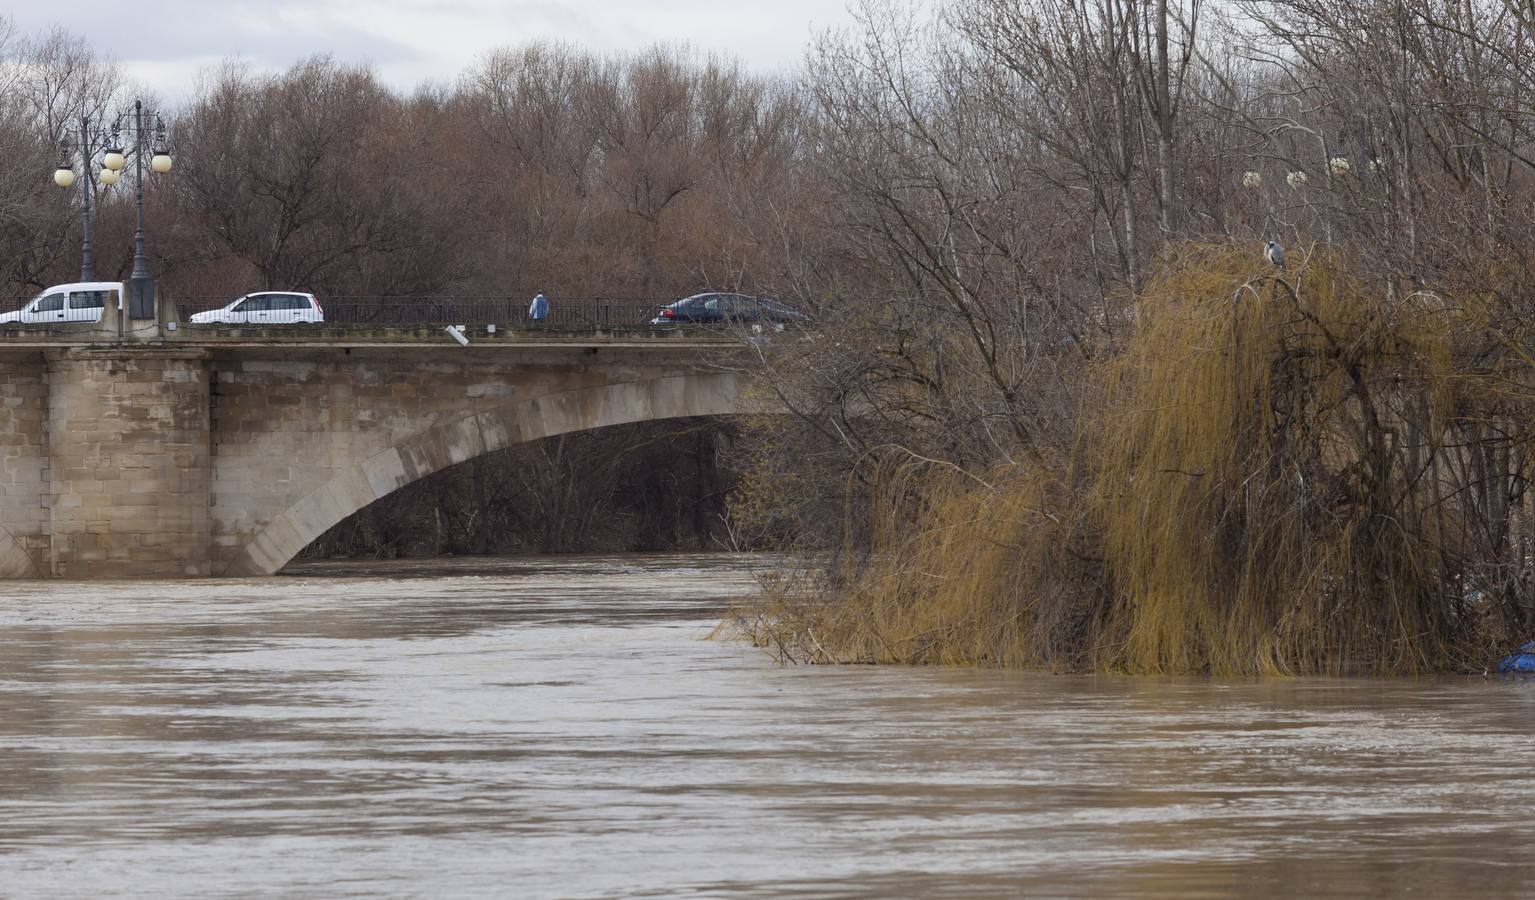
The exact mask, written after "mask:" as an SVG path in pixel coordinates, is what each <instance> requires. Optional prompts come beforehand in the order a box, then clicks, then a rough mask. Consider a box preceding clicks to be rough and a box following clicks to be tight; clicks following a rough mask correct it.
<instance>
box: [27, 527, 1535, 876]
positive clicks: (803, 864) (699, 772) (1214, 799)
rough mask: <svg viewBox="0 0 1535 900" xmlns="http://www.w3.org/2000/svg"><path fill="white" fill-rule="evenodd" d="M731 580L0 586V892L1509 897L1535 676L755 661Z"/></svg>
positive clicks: (615, 569) (406, 567)
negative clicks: (1005, 669) (1114, 672)
mask: <svg viewBox="0 0 1535 900" xmlns="http://www.w3.org/2000/svg"><path fill="white" fill-rule="evenodd" d="M749 565H750V561H749V560H747V559H744V558H741V557H687V556H673V557H644V558H638V557H636V558H611V557H610V558H590V557H589V558H583V559H576V560H565V561H559V562H555V563H548V562H546V561H536V562H533V561H520V562H519V561H504V560H503V561H484V560H459V561H455V562H453V563H451V564H444V563H440V562H439V563H432V564H429V565H427V564H411V563H379V564H367V565H357V564H332V563H321V564H310V565H306V566H301V567H298V568H297V569H296V570H295V572H296V573H297V574H296V577H283V578H275V579H265V580H257V581H245V582H228V581H203V582H195V583H187V582H174V583H153V584H151V583H114V584H74V585H42V584H26V585H15V584H12V585H5V586H3V587H0V895H4V896H8V897H9V896H41V895H48V896H58V895H69V896H90V895H101V894H108V893H110V894H122V893H129V894H134V893H137V894H141V895H146V896H148V895H165V894H175V895H195V896H249V895H251V894H253V893H270V894H271V895H273V896H284V897H336V896H377V895H391V896H465V895H478V896H487V895H499V896H519V897H527V896H532V897H538V896H560V897H566V896H609V895H657V896H672V895H676V894H686V893H695V894H706V895H713V894H731V893H734V894H759V895H763V896H768V895H772V896H778V895H784V894H795V893H799V894H803V895H814V896H844V897H864V896H871V897H872V896H888V895H892V894H901V895H913V894H922V895H929V896H951V895H984V894H1014V893H1026V894H1047V895H1061V894H1068V895H1084V896H1104V895H1138V896H1144V895H1157V894H1161V895H1166V896H1196V895H1212V896H1213V895H1229V894H1232V893H1241V894H1246V895H1257V896H1263V895H1280V894H1284V895H1291V894H1297V893H1300V894H1344V895H1359V894H1367V895H1380V894H1399V893H1401V894H1414V895H1423V896H1435V895H1460V896H1464V895H1468V894H1479V895H1498V894H1503V895H1518V894H1525V895H1528V894H1530V893H1531V892H1532V891H1535V867H1532V864H1535V841H1532V838H1531V829H1530V822H1531V818H1532V816H1535V760H1532V755H1531V753H1530V751H1531V738H1530V734H1531V719H1532V712H1535V684H1530V683H1521V682H1511V681H1491V682H1487V681H1483V680H1480V679H1465V680H1432V681H1331V680H1290V681H1207V680H1193V679H1184V680H1174V679H1130V678H1106V677H1052V676H1043V675H1032V674H1019V673H998V672H991V671H944V670H928V669H916V670H913V669H873V668H808V669H807V668H796V667H779V666H777V665H775V664H774V663H773V662H771V661H770V660H769V659H768V658H767V657H766V656H764V655H763V654H762V653H760V652H758V651H755V650H752V649H751V648H749V647H744V646H741V645H738V644H733V643H728V642H720V641H708V640H704V638H705V637H706V636H707V635H708V633H709V631H710V629H711V628H712V627H713V625H714V624H715V622H716V621H717V620H718V617H719V613H720V610H721V609H722V607H723V605H724V603H725V602H727V600H728V598H730V597H734V596H740V595H742V594H745V593H747V592H749V591H750V590H751V579H750V577H749V571H748V566H749Z"/></svg>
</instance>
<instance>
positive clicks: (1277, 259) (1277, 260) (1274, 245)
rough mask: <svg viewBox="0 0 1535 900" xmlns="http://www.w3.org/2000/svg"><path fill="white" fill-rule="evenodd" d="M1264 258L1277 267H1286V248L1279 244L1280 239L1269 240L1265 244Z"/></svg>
mask: <svg viewBox="0 0 1535 900" xmlns="http://www.w3.org/2000/svg"><path fill="white" fill-rule="evenodd" d="M1263 258H1264V259H1266V260H1268V261H1269V265H1271V266H1273V267H1274V268H1276V269H1283V268H1284V248H1283V247H1281V246H1279V242H1278V241H1269V242H1268V243H1267V244H1264V245H1263Z"/></svg>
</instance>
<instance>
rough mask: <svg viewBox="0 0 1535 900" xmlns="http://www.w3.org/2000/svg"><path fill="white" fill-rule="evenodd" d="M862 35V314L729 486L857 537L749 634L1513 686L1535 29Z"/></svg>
mask: <svg viewBox="0 0 1535 900" xmlns="http://www.w3.org/2000/svg"><path fill="white" fill-rule="evenodd" d="M869 12H870V15H869V16H868V18H867V20H866V27H865V29H864V31H863V32H862V33H861V34H856V35H842V36H829V37H827V38H826V39H825V40H824V41H822V42H821V43H820V44H819V45H818V46H817V47H816V48H815V51H814V52H812V53H811V54H810V62H809V64H808V69H809V71H808V73H807V76H806V79H807V80H806V83H807V85H808V86H809V88H808V90H807V94H808V95H809V96H812V97H813V98H814V101H815V111H814V116H813V128H812V132H811V133H812V135H813V145H814V147H815V151H816V152H815V154H814V158H815V160H816V161H817V163H818V165H817V167H816V175H817V178H818V185H819V188H820V193H821V195H822V200H821V201H820V202H818V203H816V204H815V205H814V207H815V209H814V213H813V216H812V218H813V219H814V220H815V221H817V222H818V224H819V227H818V228H817V229H815V230H814V231H813V233H812V234H813V236H812V237H811V239H810V241H807V244H806V246H807V253H806V254H804V255H805V256H806V257H809V258H815V259H819V260H822V261H825V269H824V270H822V271H820V272H818V273H817V275H816V277H814V278H812V279H808V280H809V281H811V282H813V283H816V284H818V285H820V286H821V288H822V290H823V291H824V292H825V293H826V294H827V295H828V296H829V297H831V298H835V303H833V302H830V301H828V302H827V303H825V304H824V305H823V308H824V309H825V313H824V314H823V317H824V318H825V320H826V323H825V327H824V329H823V330H824V332H825V333H824V334H823V336H822V337H821V339H820V340H819V341H815V342H809V343H806V344H803V345H801V346H795V347H777V348H774V349H773V350H772V351H771V353H770V355H768V356H767V357H766V358H765V360H764V366H765V368H766V369H767V371H769V372H770V373H771V375H770V377H769V381H770V382H771V383H772V384H773V385H775V388H776V389H777V390H778V391H779V392H780V394H781V395H782V396H783V397H784V398H785V399H786V400H787V401H788V402H790V403H791V404H792V405H793V407H794V408H795V409H796V411H797V412H799V413H800V415H799V417H798V418H797V419H796V420H795V421H794V422H792V423H791V424H788V425H784V424H780V423H763V424H762V425H761V426H760V427H761V429H762V430H764V431H767V432H769V433H770V434H771V437H770V439H769V440H768V441H767V442H765V443H762V444H759V445H758V446H764V447H768V448H771V451H770V452H769V453H767V454H765V455H762V456H759V457H758V458H757V460H756V464H755V466H754V467H753V468H752V469H751V470H750V471H749V472H748V475H747V480H746V484H745V486H744V487H743V489H742V491H741V492H740V494H739V497H740V498H741V499H740V506H739V511H740V512H741V514H742V515H743V517H744V518H746V519H748V520H749V519H751V517H752V516H761V517H762V518H763V520H764V521H766V522H769V523H771V524H772V525H773V527H776V528H779V529H782V528H783V521H784V520H789V521H792V522H794V523H795V528H794V529H791V530H795V531H798V532H799V533H802V534H807V535H813V537H812V538H811V546H822V547H824V546H826V545H827V543H826V542H832V543H831V545H832V546H835V547H836V548H837V551H836V552H835V554H833V556H832V558H831V559H830V560H829V562H828V564H827V565H826V567H825V568H824V570H822V571H820V572H818V573H816V574H815V575H814V576H810V577H801V578H798V579H793V580H788V581H780V582H777V583H775V584H773V585H772V590H771V592H770V596H769V598H768V600H767V601H765V604H764V606H762V607H761V608H758V609H753V610H749V611H747V612H746V613H745V614H744V615H743V618H742V623H743V626H744V627H745V629H746V630H747V631H748V632H749V633H750V634H752V635H753V636H754V637H755V638H756V639H757V640H759V641H761V642H763V643H764V644H766V645H768V646H771V647H773V648H775V650H776V651H777V652H779V653H780V654H782V655H783V656H785V657H787V658H793V659H801V660H811V661H845V662H906V663H981V664H996V665H1017V666H1032V667H1044V668H1051V669H1057V670H1082V669H1097V670H1119V671H1132V672H1218V673H1317V672H1380V673H1399V672H1424V671H1441V670H1451V671H1467V670H1474V671H1481V670H1483V669H1484V668H1485V667H1487V666H1488V665H1490V663H1491V661H1492V660H1493V659H1495V658H1496V657H1497V655H1499V654H1500V653H1501V652H1504V651H1506V649H1507V648H1508V647H1510V646H1512V645H1514V644H1515V643H1517V642H1519V641H1522V640H1524V639H1526V638H1528V637H1529V631H1530V630H1531V628H1532V626H1535V623H1532V621H1531V615H1532V613H1535V598H1532V596H1531V584H1530V576H1531V565H1532V537H1535V527H1532V526H1535V520H1532V515H1535V507H1532V505H1531V498H1530V496H1529V493H1528V490H1527V487H1528V480H1529V476H1530V460H1529V442H1530V438H1531V430H1530V427H1529V424H1528V423H1529V422H1530V415H1529V413H1530V409H1529V402H1530V398H1531V396H1532V388H1535V378H1532V374H1535V373H1532V370H1531V368H1530V362H1531V361H1532V359H1535V354H1532V353H1531V350H1532V348H1531V345H1530V336H1531V324H1532V319H1535V304H1532V302H1531V301H1532V296H1531V291H1530V287H1529V286H1530V285H1531V283H1532V281H1531V274H1532V273H1531V265H1530V264H1531V253H1530V248H1531V247H1532V246H1535V229H1532V227H1531V226H1532V221H1531V212H1530V211H1531V209H1532V208H1535V207H1532V204H1531V200H1532V199H1535V196H1532V187H1535V180H1532V179H1535V171H1532V170H1535V164H1532V162H1531V156H1530V154H1529V149H1530V148H1531V147H1532V146H1535V140H1532V138H1535V131H1532V129H1535V116H1532V109H1531V106H1530V100H1529V98H1530V97H1532V96H1535V92H1532V91H1535V83H1531V81H1530V78H1531V76H1530V72H1532V71H1535V70H1532V69H1531V68H1530V66H1529V64H1528V63H1529V62H1530V61H1531V59H1532V52H1535V39H1532V38H1535V22H1531V21H1530V20H1528V19H1527V18H1525V17H1523V16H1521V15H1520V14H1519V13H1518V12H1517V11H1515V10H1514V9H1513V7H1509V6H1505V5H1502V4H1478V3H1471V4H1443V3H1431V2H1402V3H1395V4H1388V5H1386V6H1384V7H1383V6H1381V5H1380V4H1378V3H1373V2H1342V3H1333V2H1328V3H1312V2H1307V0H1284V2H1247V3H1238V4H1231V5H1223V6H1221V7H1214V6H1211V5H1208V4H1199V3H1187V2H1184V3H1165V4H1164V3H1156V4H1098V3H1082V2H1074V0H1032V2H1026V3H1022V4H1019V3H1010V2H1006V3H1005V2H1000V0H968V2H957V3H954V4H950V5H948V6H947V7H946V8H945V9H944V10H943V11H942V12H941V13H940V14H939V15H938V16H937V17H936V19H934V20H931V21H919V20H917V19H915V18H913V17H912V16H910V15H907V16H904V17H903V15H902V14H901V10H900V8H899V7H891V6H876V7H870V8H869ZM1269 239H1274V240H1279V241H1281V242H1282V243H1283V244H1284V245H1286V246H1287V247H1288V266H1287V267H1286V268H1284V269H1283V270H1279V269H1276V268H1275V267H1274V266H1272V265H1270V264H1269V263H1268V262H1267V261H1265V259H1264V257H1263V255H1262V250H1263V246H1264V242H1265V241H1266V240H1269ZM812 243H815V244H818V245H820V246H821V247H823V248H825V249H824V250H823V252H821V253H820V254H819V255H815V254H812V253H810V252H808V248H809V246H810V245H811V244H812ZM785 444H788V445H792V446H796V447H798V448H800V452H799V453H797V454H796V455H795V456H794V457H792V460H793V461H792V462H788V461H786V459H785V457H784V455H783V454H782V453H781V452H779V450H778V449H777V448H778V447H780V446H783V445H785ZM788 467H793V468H795V469H797V470H798V471H797V472H796V477H794V478H785V477H784V475H785V473H784V470H785V468H788ZM785 485H787V486H788V487H785ZM768 498H771V499H768ZM834 510H840V511H841V513H842V514H841V515H835V514H834V512H833V511H834ZM765 511H771V515H767V516H762V513H764V512H765Z"/></svg>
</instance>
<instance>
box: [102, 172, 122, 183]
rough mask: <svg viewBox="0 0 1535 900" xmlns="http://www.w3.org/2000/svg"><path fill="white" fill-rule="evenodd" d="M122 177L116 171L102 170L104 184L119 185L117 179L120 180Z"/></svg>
mask: <svg viewBox="0 0 1535 900" xmlns="http://www.w3.org/2000/svg"><path fill="white" fill-rule="evenodd" d="M121 177H123V176H122V173H121V172H118V171H117V170H116V169H102V170H101V183H102V184H117V179H119V178H121Z"/></svg>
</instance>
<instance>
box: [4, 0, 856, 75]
mask: <svg viewBox="0 0 1535 900" xmlns="http://www.w3.org/2000/svg"><path fill="white" fill-rule="evenodd" d="M6 7H7V8H6V9H4V10H3V12H4V13H5V14H8V15H10V16H11V17H12V18H13V19H14V20H15V23H16V25H17V26H18V29H19V30H20V31H21V33H22V34H26V35H32V34H38V33H40V32H44V31H48V30H51V29H52V28H55V27H63V28H65V29H67V30H69V31H71V32H73V33H75V34H79V35H82V36H84V37H85V38H87V39H88V40H90V41H91V43H92V44H93V45H94V46H95V47H96V48H97V49H98V50H100V51H103V52H105V53H106V54H107V55H110V56H112V57H114V58H115V59H116V60H117V61H118V62H120V63H122V64H123V66H124V67H125V68H126V69H127V72H128V75H129V77H131V78H133V79H135V80H137V81H140V82H142V83H143V84H144V85H145V86H146V87H150V88H152V89H153V90H155V91H157V92H158V93H160V94H161V95H162V96H165V97H167V98H180V97H184V96H186V95H187V94H189V93H190V92H191V91H192V85H193V80H194V78H195V76H196V74H197V72H198V71H199V70H201V69H204V68H206V67H208V66H210V65H212V64H214V63H217V62H218V61H220V60H223V59H225V58H229V57H237V58H240V59H243V60H246V61H247V62H249V63H250V64H251V65H253V66H255V67H257V68H260V69H268V70H277V69H282V68H285V67H286V66H288V65H289V64H291V63H293V62H294V61H295V60H298V59H302V58H304V57H306V56H310V55H313V54H316V53H329V54H331V55H332V56H334V57H335V58H336V59H338V60H341V61H344V62H368V63H372V64H373V66H374V68H375V70H376V71H377V72H378V73H379V75H380V77H382V78H383V79H384V80H385V81H387V82H388V83H389V84H391V85H394V86H396V87H399V88H410V87H414V86H415V85H417V84H419V83H421V82H422V81H425V80H434V81H451V79H453V78H454V77H455V76H457V75H458V73H459V72H460V71H462V70H463V69H464V68H465V67H466V66H467V65H468V64H469V63H471V62H473V61H474V60H475V59H476V58H477V57H478V56H479V55H480V54H482V53H483V52H484V51H486V50H488V49H491V48H494V47H500V46H507V45H515V44H519V43H523V42H526V41H530V40H541V39H542V40H551V39H552V40H563V41H569V42H572V43H575V44H579V45H581V46H583V47H587V48H591V49H594V50H599V51H607V50H634V49H640V48H643V47H646V46H649V45H651V44H653V43H656V42H657V41H667V42H687V43H689V44H691V45H692V46H693V47H695V48H696V49H698V50H700V51H715V50H717V51H724V52H728V53H731V54H733V55H735V56H737V57H739V58H740V59H741V60H742V61H743V62H745V63H746V64H747V65H748V66H750V67H751V68H753V69H757V70H761V71H768V70H774V69H787V68H790V67H793V66H795V65H797V64H798V63H799V62H800V61H801V59H802V55H803V51H804V48H805V45H806V43H807V41H808V40H809V38H810V36H811V33H812V30H820V29H822V28H825V27H827V26H842V25H847V24H850V23H851V21H852V17H851V15H850V14H849V13H848V11H847V8H846V0H753V2H745V0H635V2H627V3H626V2H618V0H366V2H364V0H276V2H267V0H245V2H239V0H233V2H231V0H139V2H136V3H130V4H128V5H124V4H123V3H121V2H120V0H112V2H107V0H72V2H68V3H60V2H58V0H10V2H8V3H7V4H6Z"/></svg>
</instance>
